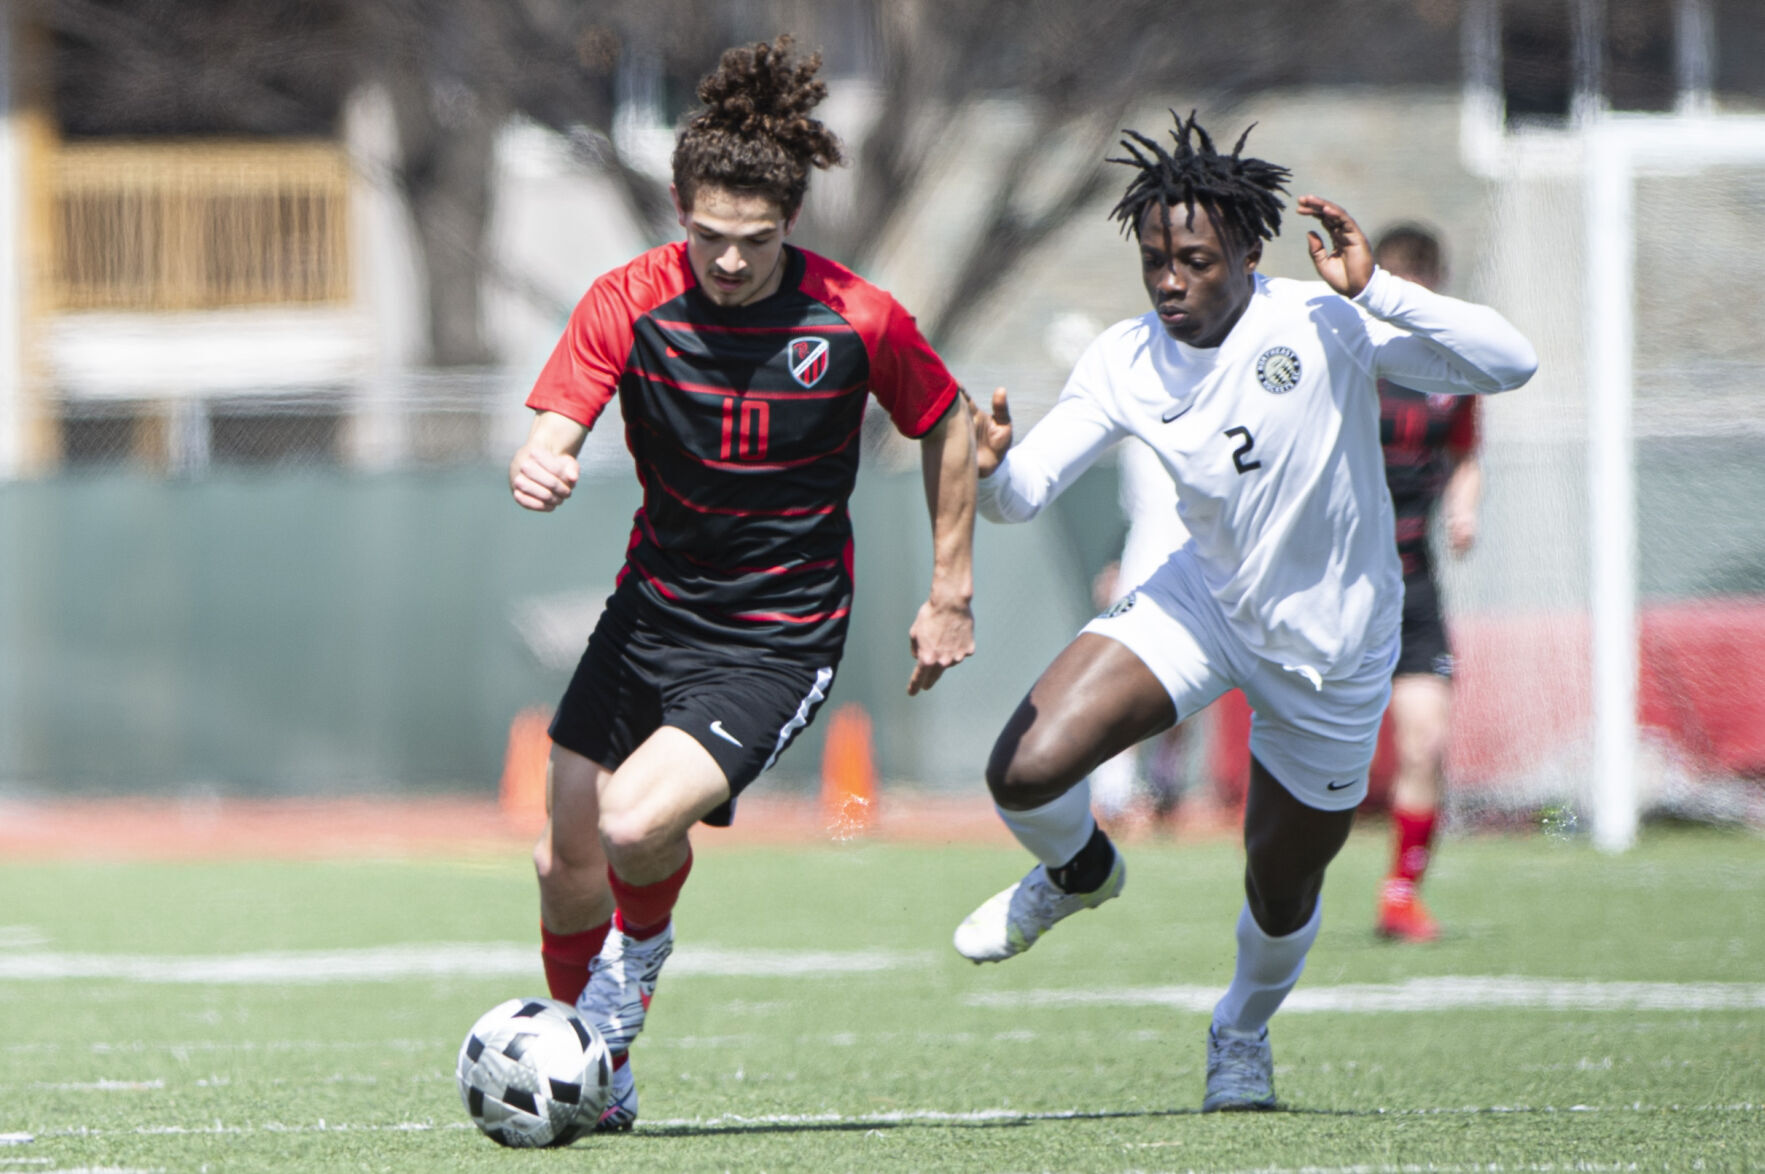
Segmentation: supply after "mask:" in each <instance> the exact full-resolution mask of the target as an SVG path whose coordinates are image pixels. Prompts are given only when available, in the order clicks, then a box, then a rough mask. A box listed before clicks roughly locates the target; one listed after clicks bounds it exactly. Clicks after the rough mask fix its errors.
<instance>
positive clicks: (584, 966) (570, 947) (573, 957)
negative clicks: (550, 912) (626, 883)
mask: <svg viewBox="0 0 1765 1174" xmlns="http://www.w3.org/2000/svg"><path fill="white" fill-rule="evenodd" d="M612 928H613V923H612V921H610V920H608V921H603V922H601V923H600V924H599V925H597V926H595V927H594V928H593V929H585V930H583V931H582V932H581V933H553V932H552V931H551V930H549V929H547V928H546V927H545V925H544V924H543V923H542V924H541V925H540V927H539V960H540V961H541V962H542V963H544V964H545V985H546V989H548V990H550V991H551V993H552V998H554V999H557V1000H558V1001H559V1002H563V1003H571V1004H574V1003H575V1002H576V998H577V996H578V995H580V994H582V988H583V987H585V986H587V985H588V964H589V963H590V962H593V961H594V959H595V955H597V954H599V953H600V952H601V944H602V943H603V942H605V941H606V940H607V931H608V930H610V929H612Z"/></svg>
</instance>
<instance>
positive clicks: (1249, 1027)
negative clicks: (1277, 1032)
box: [1213, 897, 1324, 1038]
mask: <svg viewBox="0 0 1765 1174" xmlns="http://www.w3.org/2000/svg"><path fill="white" fill-rule="evenodd" d="M1323 923H1324V901H1323V898H1322V897H1320V898H1318V907H1317V908H1316V909H1314V910H1313V911H1312V915H1311V920H1310V921H1308V922H1306V923H1305V924H1304V925H1302V926H1300V927H1299V928H1298V929H1297V930H1295V931H1293V932H1292V933H1290V934H1288V935H1287V936H1286V937H1281V938H1271V937H1270V936H1269V935H1268V934H1266V933H1264V932H1263V931H1262V927H1261V926H1260V925H1258V924H1256V918H1254V917H1252V916H1251V915H1250V903H1249V902H1248V901H1246V902H1245V904H1244V909H1243V910H1242V911H1241V912H1240V913H1239V914H1238V964H1237V966H1236V968H1235V969H1234V970H1233V972H1232V985H1231V986H1229V987H1227V988H1226V993H1225V996H1224V997H1223V998H1221V999H1220V1001H1219V1002H1218V1003H1216V1004H1214V1008H1213V1028H1214V1032H1215V1033H1216V1034H1218V1035H1238V1036H1248V1037H1252V1038H1254V1037H1257V1036H1260V1035H1262V1033H1263V1029H1264V1028H1266V1027H1267V1026H1268V1025H1269V1020H1270V1019H1271V1018H1272V1017H1273V1016H1274V1014H1275V1010H1276V1009H1277V1008H1278V1007H1280V1005H1281V1001H1282V1000H1283V999H1285V998H1286V997H1287V992H1288V991H1290V990H1292V989H1293V987H1294V984H1296V983H1297V982H1298V981H1299V975H1300V972H1301V971H1303V970H1304V969H1305V955H1306V951H1307V950H1310V949H1311V944H1312V943H1313V942H1315V941H1317V938H1318V927H1319V926H1320V925H1322V924H1323Z"/></svg>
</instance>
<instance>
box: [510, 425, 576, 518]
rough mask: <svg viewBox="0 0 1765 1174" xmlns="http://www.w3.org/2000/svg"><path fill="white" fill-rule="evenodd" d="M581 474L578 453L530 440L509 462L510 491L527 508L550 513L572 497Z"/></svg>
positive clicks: (517, 501) (518, 502)
mask: <svg viewBox="0 0 1765 1174" xmlns="http://www.w3.org/2000/svg"><path fill="white" fill-rule="evenodd" d="M580 476H582V469H581V467H580V466H579V465H578V464H577V463H576V458H575V457H573V456H571V455H570V454H569V453H564V452H552V451H550V450H548V449H546V448H543V447H541V446H538V445H535V444H533V443H532V442H531V441H529V442H528V443H527V444H524V445H522V446H521V447H520V449H518V450H517V451H516V453H515V459H514V460H512V461H510V462H509V492H511V493H513V494H514V495H515V501H516V503H517V504H519V505H520V506H522V507H523V508H525V509H530V510H537V511H538V512H540V513H550V512H551V511H553V510H555V509H557V508H558V507H559V506H560V505H562V504H564V502H565V501H566V500H568V499H569V497H570V493H571V491H572V490H574V489H575V488H576V479H577V478H578V477H580Z"/></svg>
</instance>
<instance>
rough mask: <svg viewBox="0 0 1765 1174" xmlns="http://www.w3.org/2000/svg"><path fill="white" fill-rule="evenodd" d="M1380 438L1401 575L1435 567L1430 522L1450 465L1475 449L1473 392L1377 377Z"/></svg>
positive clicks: (1475, 400) (1456, 462)
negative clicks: (1439, 391) (1426, 389)
mask: <svg viewBox="0 0 1765 1174" xmlns="http://www.w3.org/2000/svg"><path fill="white" fill-rule="evenodd" d="M1379 442H1380V444H1382V445H1383V446H1384V449H1385V484H1386V487H1387V488H1389V489H1390V490H1391V508H1392V511H1393V513H1395V514H1396V516H1397V553H1398V555H1399V557H1401V558H1402V559H1403V573H1404V574H1405V575H1415V574H1421V573H1424V572H1426V571H1429V570H1431V569H1432V567H1433V562H1434V560H1433V556H1432V554H1431V553H1430V552H1429V549H1428V522H1429V519H1430V518H1431V517H1432V516H1433V513H1434V505H1435V503H1436V502H1437V501H1439V500H1440V494H1441V491H1442V490H1444V489H1445V488H1446V480H1447V478H1448V477H1450V476H1451V475H1452V470H1453V466H1455V465H1456V464H1458V462H1459V461H1460V460H1461V459H1463V458H1464V457H1467V456H1470V455H1471V454H1472V453H1473V452H1475V451H1476V450H1477V397H1476V396H1474V395H1429V394H1424V393H1423V392H1419V391H1411V390H1410V389H1409V388H1407V387H1398V386H1397V385H1396V384H1393V383H1387V382H1386V381H1385V380H1383V379H1381V380H1379Z"/></svg>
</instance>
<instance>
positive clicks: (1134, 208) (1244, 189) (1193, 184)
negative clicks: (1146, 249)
mask: <svg viewBox="0 0 1765 1174" xmlns="http://www.w3.org/2000/svg"><path fill="white" fill-rule="evenodd" d="M1171 117H1172V118H1174V119H1176V120H1177V128H1176V129H1175V130H1173V131H1171V138H1172V139H1174V140H1176V144H1177V149H1176V152H1175V154H1172V153H1171V152H1169V151H1166V150H1165V149H1164V148H1163V147H1161V146H1159V145H1158V144H1157V143H1156V142H1154V141H1153V140H1152V139H1149V138H1147V137H1146V136H1145V135H1143V134H1141V133H1140V132H1139V131H1136V130H1130V131H1127V132H1126V133H1127V135H1128V137H1127V138H1125V139H1123V140H1122V146H1123V147H1125V148H1126V149H1127V152H1128V154H1129V155H1130V156H1131V158H1127V159H1119V158H1111V159H1110V160H1109V162H1111V163H1124V164H1126V165H1127V166H1129V167H1137V168H1139V171H1140V173H1139V174H1138V175H1136V176H1135V177H1134V179H1133V182H1132V183H1130V184H1128V190H1127V191H1126V192H1125V193H1123V195H1122V198H1121V200H1120V202H1118V203H1117V204H1116V206H1115V209H1114V210H1113V211H1112V212H1110V216H1111V217H1112V218H1113V219H1116V220H1119V221H1121V225H1122V235H1123V236H1126V235H1127V234H1128V232H1129V231H1135V232H1138V231H1139V228H1140V217H1141V215H1142V214H1144V213H1145V211H1146V209H1147V208H1149V207H1151V206H1152V204H1153V203H1154V202H1156V203H1157V204H1158V207H1159V209H1160V210H1161V211H1162V212H1163V214H1164V217H1165V223H1166V224H1167V225H1168V224H1169V223H1170V214H1171V208H1172V207H1173V206H1175V205H1186V206H1187V207H1188V209H1189V215H1188V219H1187V222H1186V223H1187V225H1188V227H1190V228H1194V227H1195V209H1196V207H1197V206H1202V207H1206V208H1208V209H1209V210H1210V211H1212V212H1213V215H1214V219H1215V220H1216V221H1217V222H1218V223H1219V225H1220V227H1221V228H1222V229H1223V230H1224V231H1226V232H1230V233H1231V234H1232V235H1233V236H1234V237H1235V238H1237V240H1238V243H1239V244H1241V245H1243V246H1245V247H1246V248H1248V247H1249V246H1250V245H1253V244H1255V243H1256V242H1257V240H1258V239H1261V240H1273V239H1274V237H1275V234H1276V233H1278V232H1280V231H1281V209H1282V208H1283V207H1284V206H1285V205H1283V204H1282V203H1281V200H1280V198H1279V197H1278V196H1276V195H1275V193H1276V192H1284V191H1286V190H1287V188H1286V186H1285V184H1286V181H1287V180H1288V179H1290V178H1292V175H1293V173H1292V172H1291V171H1289V170H1287V168H1285V167H1279V166H1276V165H1275V164H1273V163H1269V162H1266V161H1264V160H1262V159H1244V158H1241V157H1240V154H1241V152H1242V151H1243V150H1244V140H1245V139H1247V138H1249V137H1250V131H1251V129H1252V128H1253V127H1255V126H1256V123H1254V122H1253V123H1251V124H1250V126H1247V127H1245V128H1244V133H1243V134H1241V135H1239V136H1238V144H1237V145H1236V146H1235V147H1233V148H1232V153H1231V154H1230V155H1221V154H1220V153H1219V152H1217V151H1215V150H1214V147H1213V139H1212V138H1211V137H1210V136H1209V135H1208V133H1207V132H1206V131H1205V130H1203V129H1202V128H1201V124H1200V123H1198V122H1196V121H1195V112H1194V111H1193V110H1191V111H1190V112H1189V118H1188V121H1186V122H1185V121H1184V119H1183V116H1182V115H1180V114H1178V113H1177V112H1176V111H1175V110H1173V111H1171ZM1135 143H1138V144H1140V146H1141V147H1144V148H1146V150H1145V151H1144V152H1143V151H1141V150H1140V149H1139V148H1138V147H1136V146H1135V145H1134V144H1135Z"/></svg>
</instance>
